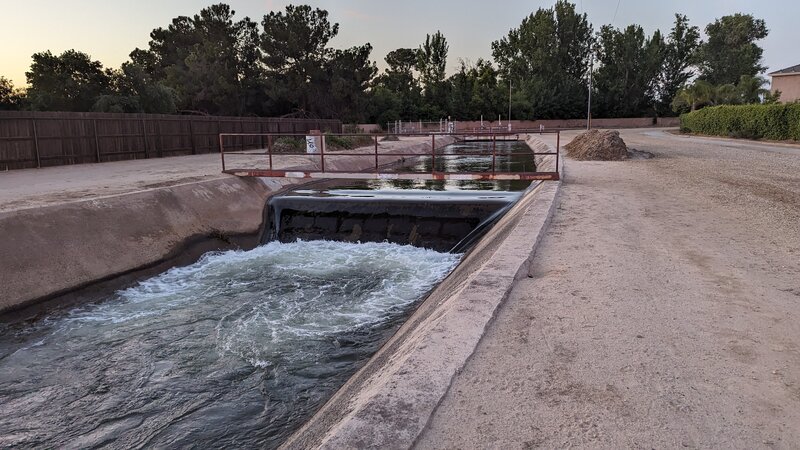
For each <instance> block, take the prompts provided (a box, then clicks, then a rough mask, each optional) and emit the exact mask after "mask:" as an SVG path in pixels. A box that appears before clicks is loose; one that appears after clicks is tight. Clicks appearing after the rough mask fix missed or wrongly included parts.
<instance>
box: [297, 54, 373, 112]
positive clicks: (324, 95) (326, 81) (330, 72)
mask: <svg viewBox="0 0 800 450" xmlns="http://www.w3.org/2000/svg"><path fill="white" fill-rule="evenodd" d="M371 53H372V46H371V45H370V44H366V45H363V46H360V47H352V48H349V49H346V50H334V51H332V52H330V57H329V58H328V60H327V61H326V62H325V71H324V74H323V76H324V78H322V79H319V80H318V82H317V83H315V84H314V88H315V89H316V92H314V95H313V101H312V110H313V111H314V112H316V113H318V114H319V115H320V116H323V117H336V118H338V119H340V120H342V121H343V122H347V123H359V122H362V121H363V120H364V119H365V117H366V114H367V110H366V102H367V88H368V87H369V85H370V83H371V81H372V79H373V78H374V77H375V74H376V73H377V72H378V69H377V68H376V67H375V64H374V63H373V62H372V61H370V59H369V58H370V54H371Z"/></svg>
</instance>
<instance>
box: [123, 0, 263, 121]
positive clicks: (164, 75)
mask: <svg viewBox="0 0 800 450" xmlns="http://www.w3.org/2000/svg"><path fill="white" fill-rule="evenodd" d="M235 14H236V13H235V11H233V10H232V9H231V8H230V6H228V5H226V4H216V5H212V6H209V7H207V8H204V9H202V10H201V11H200V13H199V14H196V15H194V16H193V17H187V16H180V17H177V18H175V19H173V20H172V23H171V24H170V25H169V26H168V27H167V28H166V29H164V28H157V29H155V30H153V31H152V32H151V33H150V39H151V40H150V43H149V48H148V49H147V50H141V49H138V48H137V49H135V50H134V51H133V52H131V55H130V57H131V61H132V62H133V64H134V65H136V66H139V67H142V68H143V69H144V70H145V71H146V72H147V73H148V74H149V75H150V76H151V77H152V78H153V79H154V80H156V81H159V82H161V83H163V84H164V85H165V86H166V87H169V88H171V89H173V90H174V92H175V93H176V95H177V99H178V108H180V109H188V110H199V111H204V112H208V113H211V114H224V115H241V114H245V113H247V112H248V111H247V108H248V107H251V108H252V107H259V106H260V103H261V101H259V100H258V99H257V94H258V92H259V91H260V90H262V89H261V88H260V86H261V85H260V84H259V83H260V82H261V81H260V80H261V73H260V67H259V65H258V59H259V57H260V53H259V49H258V46H257V44H258V26H257V24H256V23H255V22H253V21H251V20H250V19H249V18H247V17H245V18H243V19H242V20H239V21H234V16H235ZM254 97H256V99H255V100H254ZM254 105H255V106H254Z"/></svg>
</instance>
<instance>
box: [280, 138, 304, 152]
mask: <svg viewBox="0 0 800 450" xmlns="http://www.w3.org/2000/svg"><path fill="white" fill-rule="evenodd" d="M272 149H273V150H274V151H275V152H278V153H282V152H286V153H297V152H304V151H305V150H306V140H305V139H304V138H302V137H300V136H281V137H279V138H278V139H275V142H274V143H273V144H272Z"/></svg>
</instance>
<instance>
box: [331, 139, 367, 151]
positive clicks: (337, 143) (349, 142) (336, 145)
mask: <svg viewBox="0 0 800 450" xmlns="http://www.w3.org/2000/svg"><path fill="white" fill-rule="evenodd" d="M373 142H374V138H373V137H370V136H335V135H328V136H325V147H326V148H328V149H331V150H351V149H354V148H358V147H366V146H368V145H371V144H372V143H373Z"/></svg>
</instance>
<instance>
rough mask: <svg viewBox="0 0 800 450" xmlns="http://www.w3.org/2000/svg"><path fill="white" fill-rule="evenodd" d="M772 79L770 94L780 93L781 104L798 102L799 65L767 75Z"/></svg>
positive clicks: (799, 84)
mask: <svg viewBox="0 0 800 450" xmlns="http://www.w3.org/2000/svg"><path fill="white" fill-rule="evenodd" d="M769 76H771V77H772V89H771V90H772V92H775V91H781V98H780V101H781V102H783V103H787V102H793V101H797V100H800V64H798V65H796V66H792V67H787V68H785V69H782V70H779V71H777V72H772V73H771V74H769Z"/></svg>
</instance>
